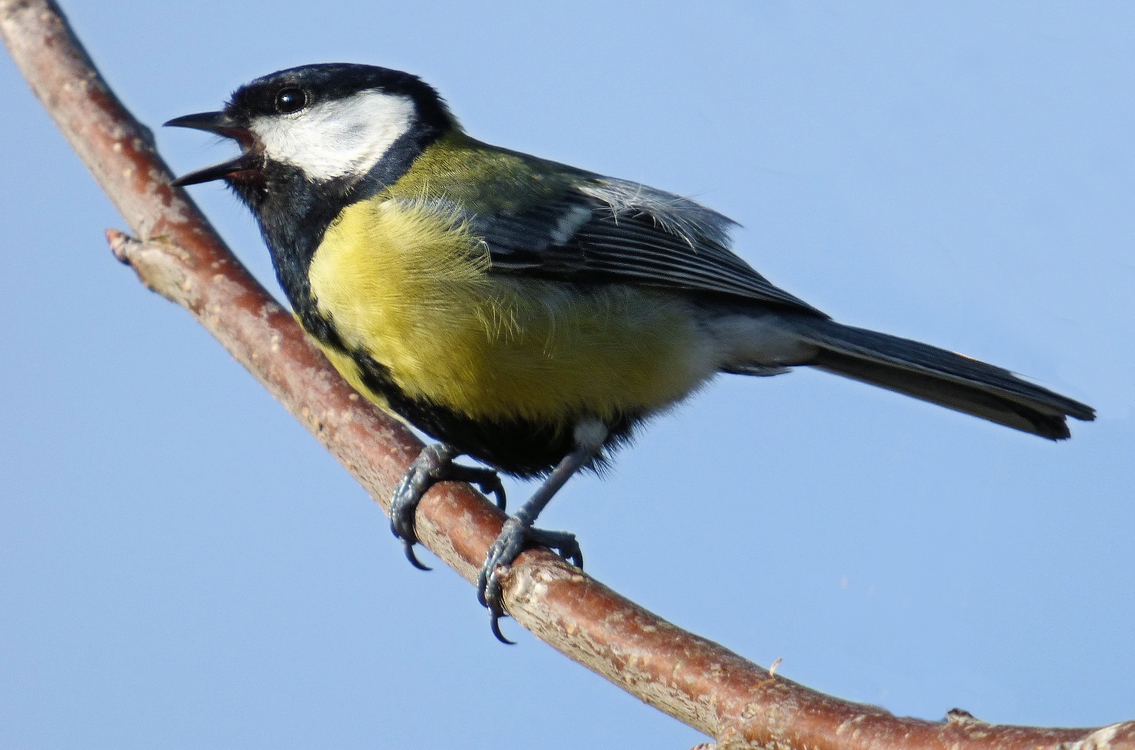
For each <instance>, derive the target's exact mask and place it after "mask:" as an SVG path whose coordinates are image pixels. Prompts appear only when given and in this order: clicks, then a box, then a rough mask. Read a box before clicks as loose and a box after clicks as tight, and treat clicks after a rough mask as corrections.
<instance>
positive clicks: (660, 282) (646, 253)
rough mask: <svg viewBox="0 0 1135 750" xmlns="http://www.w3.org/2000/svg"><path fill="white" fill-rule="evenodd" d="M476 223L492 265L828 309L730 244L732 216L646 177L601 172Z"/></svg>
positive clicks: (499, 268) (543, 274)
mask: <svg viewBox="0 0 1135 750" xmlns="http://www.w3.org/2000/svg"><path fill="white" fill-rule="evenodd" d="M470 225H471V229H472V230H473V232H474V233H475V234H477V235H478V236H479V237H481V238H482V239H483V240H484V241H485V243H486V245H487V246H488V248H489V255H490V258H491V261H492V270H493V272H497V273H509V274H522V275H530V276H539V277H545V278H556V279H562V280H565V281H577V282H585V283H586V282H619V283H628V284H641V285H645V286H658V287H667V288H671V289H677V290H681V291H684V292H689V293H693V294H696V295H715V296H720V295H725V296H727V297H733V298H739V299H742V300H746V301H751V302H760V303H764V304H769V305H774V306H777V307H781V308H789V309H795V310H798V311H801V312H808V313H812V314H815V315H822V313H820V312H819V311H818V310H816V309H815V308H814V307H812V306H811V305H809V304H808V303H806V302H804V301H803V300H800V299H798V298H796V297H794V296H793V295H791V294H789V293H788V292H786V291H784V290H783V289H780V288H778V287H777V286H775V285H773V284H772V283H770V282H769V281H768V279H766V278H765V277H764V276H761V275H760V274H759V273H757V272H756V271H755V270H753V268H752V267H751V266H750V265H749V264H748V263H746V262H745V261H743V260H741V258H739V257H737V255H735V254H734V253H733V252H732V251H731V250H729V247H728V245H729V230H730V229H731V228H732V227H733V226H734V223H733V222H732V221H731V220H730V219H728V218H726V217H725V216H722V215H721V214H719V213H717V212H715V211H712V210H710V209H708V208H705V207H704V206H702V205H700V204H698V203H695V202H694V201H691V200H689V199H687V198H681V197H679V196H676V195H672V194H670V193H665V192H662V191H660V190H655V189H653V188H649V187H646V186H644V185H639V184H637V183H632V182H625V181H622V180H614V179H610V178H596V179H595V180H593V181H585V182H582V183H581V184H579V185H577V186H574V187H572V188H570V189H567V190H565V191H563V192H562V193H561V194H560V195H559V196H557V197H556V198H555V199H554V200H545V201H542V202H540V203H539V204H538V205H532V206H531V207H526V208H523V209H520V210H516V211H498V212H496V213H493V214H478V215H476V216H473V217H471V218H470Z"/></svg>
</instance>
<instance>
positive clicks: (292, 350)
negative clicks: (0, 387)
mask: <svg viewBox="0 0 1135 750" xmlns="http://www.w3.org/2000/svg"><path fill="white" fill-rule="evenodd" d="M0 36H2V37H3V39H4V42H5V44H6V45H7V47H8V50H9V52H10V53H11V55H12V57H13V59H14V60H15V61H16V64H17V65H18V66H19V68H20V69H21V71H22V72H23V74H24V76H25V78H26V79H27V81H28V83H29V84H30V85H31V87H32V89H33V91H34V92H35V94H36V96H38V97H39V99H40V101H41V102H42V103H43V105H44V107H45V108H46V109H47V110H48V112H49V113H50V114H51V116H52V117H53V118H54V120H55V122H56V124H57V125H58V126H59V128H60V129H61V130H62V131H63V133H64V135H65V136H66V137H67V139H68V140H69V141H70V142H71V145H72V146H73V147H74V149H75V151H76V152H77V153H78V154H79V156H80V158H81V159H82V160H83V162H84V163H85V164H86V165H87V167H88V169H90V171H91V173H92V174H93V175H94V176H95V178H96V179H97V180H98V182H99V184H100V185H101V186H102V188H103V190H105V191H106V193H107V195H108V196H110V198H111V200H112V201H113V202H114V204H115V206H117V208H118V210H119V211H120V212H121V214H122V216H123V217H124V218H125V220H126V222H127V223H128V224H129V225H130V228H131V231H132V232H133V234H134V235H135V237H137V238H138V239H135V238H134V237H131V236H128V235H126V234H124V233H122V232H118V231H115V230H109V231H108V232H107V237H108V240H109V241H110V245H111V248H112V250H113V252H114V255H115V257H117V258H118V259H119V260H120V261H122V262H123V263H126V264H128V265H130V266H131V267H132V268H133V269H134V270H135V272H137V274H138V277H139V278H140V280H141V281H142V283H143V284H145V285H146V286H147V287H148V288H150V289H152V290H153V291H155V292H157V293H159V294H161V295H162V296H164V297H166V298H167V299H169V300H171V301H173V302H176V303H177V304H179V305H181V306H183V307H185V308H186V309H187V310H188V311H189V312H190V313H192V314H193V316H194V317H195V318H196V319H197V320H198V321H199V322H200V323H201V325H203V326H204V327H205V328H207V329H208V330H209V332H210V333H212V334H213V335H214V336H215V337H216V338H217V340H218V341H220V343H221V344H222V345H223V346H224V347H225V348H226V349H227V350H228V351H229V352H230V353H231V354H232V355H233V356H234V357H235V358H236V359H237V360H238V361H239V362H240V363H241V364H242V365H244V366H245V367H246V368H247V369H248V371H249V372H251V373H252V374H253V376H254V377H256V378H257V379H258V380H259V381H260V382H261V383H262V384H263V385H264V387H265V388H267V389H268V390H269V391H270V392H271V393H272V395H274V396H275V397H276V398H277V399H278V400H279V401H280V402H281V403H282V404H283V405H284V406H285V407H286V408H287V409H288V410H289V411H290V412H291V413H292V414H293V415H294V416H295V417H296V418H297V419H299V420H300V422H302V423H303V424H304V426H306V427H307V428H308V429H309V430H310V431H311V432H312V434H314V435H315V437H316V438H318V439H319V441H320V442H321V443H322V444H323V445H324V446H325V447H326V448H327V450H329V451H330V452H331V453H332V454H333V455H334V456H335V458H336V459H338V460H339V462H340V463H342V464H343V466H344V467H345V468H346V469H347V470H348V471H349V472H351V474H352V475H353V476H354V477H355V478H356V479H357V480H358V481H359V483H360V484H362V486H363V487H364V488H365V489H366V490H367V492H369V493H370V495H371V497H372V498H374V500H375V501H376V502H378V503H379V504H380V505H381V506H382V507H383V509H384V510H387V504H388V498H389V497H390V495H391V492H392V491H393V489H394V487H395V485H396V484H397V482H398V480H399V478H400V477H401V475H402V472H403V471H404V470H405V468H406V467H407V465H408V464H409V462H410V461H411V460H412V459H413V458H414V456H416V455H417V452H418V451H419V450H420V449H421V444H420V443H419V442H418V441H417V440H416V439H415V438H414V437H413V435H411V434H410V433H409V432H408V431H407V430H406V429H405V428H404V427H403V426H402V425H401V424H400V423H399V422H398V421H397V420H395V419H393V418H391V417H389V416H388V415H386V414H384V413H382V412H381V411H379V410H377V409H374V408H372V407H371V406H370V405H369V404H368V403H367V402H365V401H364V400H363V399H361V398H359V396H358V395H357V394H356V393H354V391H352V390H351V388H350V386H348V385H347V384H346V383H345V382H344V381H343V380H342V379H341V378H340V377H339V375H338V374H337V373H336V372H335V371H334V370H333V369H332V368H331V366H330V365H329V364H328V363H327V361H326V360H325V359H324V358H323V356H322V355H321V354H319V352H318V351H316V350H315V349H314V348H313V347H312V346H311V345H310V344H309V342H308V341H307V339H306V338H305V337H304V334H303V332H302V331H301V330H300V329H299V327H298V325H297V324H296V322H295V320H294V319H293V318H292V317H291V315H290V314H289V313H288V312H287V311H286V310H285V309H284V308H282V307H281V306H280V305H279V304H277V303H276V301H275V300H273V299H272V298H271V296H270V295H269V294H268V293H267V292H265V290H264V289H263V288H262V287H261V286H260V285H259V284H258V283H257V282H256V280H255V279H254V278H253V277H252V276H251V275H250V274H249V273H248V272H247V271H246V270H245V269H244V268H243V266H241V264H240V263H239V262H238V261H237V260H236V258H235V257H234V256H233V255H232V253H230V252H229V250H228V249H227V248H226V247H225V245H224V243H223V242H222V241H221V239H220V237H219V236H218V235H217V233H216V231H215V230H214V229H213V228H212V226H211V225H210V224H209V222H208V220H207V219H205V217H204V216H202V215H201V213H200V211H198V209H197V207H196V206H195V205H194V203H193V201H192V200H190V198H189V197H188V195H187V194H186V193H185V192H184V191H183V190H181V189H179V188H173V187H170V185H169V181H170V179H171V174H170V171H169V169H168V168H167V167H166V165H165V163H164V162H163V161H162V160H161V158H160V157H159V156H158V154H157V152H156V151H155V149H154V142H153V138H152V135H151V134H150V131H149V130H148V129H147V128H146V127H145V126H143V125H141V124H140V123H138V122H137V121H136V120H134V118H133V117H132V116H131V115H130V113H129V112H128V111H127V110H126V109H125V107H123V106H122V103H121V102H120V101H119V100H118V99H117V97H116V96H115V95H114V93H113V92H112V91H111V90H110V88H109V87H108V86H107V84H106V83H105V81H103V79H102V78H101V77H100V76H99V74H98V72H97V71H96V70H95V68H94V65H93V64H92V62H91V60H90V59H89V57H88V56H87V54H86V52H85V51H84V50H83V48H82V46H81V45H80V43H79V42H78V40H77V39H76V38H75V37H74V35H73V34H72V32H71V30H70V28H69V27H68V25H67V22H66V20H65V19H64V18H63V15H62V13H61V11H60V10H59V8H58V6H57V5H55V3H53V2H50V1H49V0H0ZM502 521H503V515H502V514H501V513H500V512H499V511H498V510H497V509H496V508H495V507H494V506H493V505H492V504H491V503H489V502H488V501H486V500H485V499H484V498H483V497H481V496H480V495H478V494H477V493H475V492H474V491H472V490H471V489H470V488H468V487H467V486H465V485H458V484H452V483H446V484H443V485H441V486H439V487H436V488H434V489H433V490H431V491H430V493H429V494H428V495H427V496H426V499H425V500H424V501H423V503H422V505H421V506H420V508H419V511H418V516H417V524H418V533H419V536H420V538H421V539H422V541H423V543H424V544H425V545H426V546H427V547H428V548H429V549H430V550H432V551H433V552H434V553H436V554H437V555H438V556H439V557H440V558H441V559H442V560H443V561H445V563H446V564H447V565H449V566H451V567H452V568H454V569H455V570H456V571H457V572H458V573H460V574H461V575H462V576H464V577H465V578H466V579H467V580H470V581H473V580H475V579H476V573H477V570H478V568H479V567H480V565H481V562H482V561H483V560H484V557H485V552H486V550H487V549H488V546H489V544H490V543H491V542H492V541H493V540H494V539H495V538H496V536H497V534H498V533H499V531H500V529H501V523H502ZM504 587H505V597H506V603H507V606H508V611H509V613H510V614H511V615H512V616H513V617H514V618H515V619H516V620H517V622H519V623H520V624H521V625H522V626H524V627H525V628H527V629H529V630H530V631H532V632H533V633H534V634H535V635H536V636H537V637H538V638H540V639H542V640H544V641H545V642H546V643H548V644H550V645H551V646H553V647H554V648H556V649H558V650H559V651H561V652H562V653H564V654H565V655H567V656H568V657H570V658H572V659H574V660H576V661H577V662H579V663H580V664H582V665H584V666H586V667H587V668H588V669H591V670H592V671H594V672H596V673H598V674H600V675H602V676H603V677H605V678H607V679H608V680H610V681H611V682H613V683H614V684H616V685H618V686H620V687H622V688H623V689H624V690H627V691H628V692H630V693H631V694H633V695H635V696H637V697H638V698H640V699H642V700H643V701H646V702H647V703H649V704H651V705H653V706H655V707H657V708H658V709H659V710H662V711H665V712H666V713H668V714H669V715H671V716H673V717H675V718H676V719H678V720H679V721H682V722H684V723H686V724H688V725H690V726H691V727H694V728H695V729H698V730H700V731H702V732H705V733H706V734H707V735H709V736H711V737H714V738H716V740H717V745H718V747H719V748H749V747H769V748H771V747H775V748H791V749H792V750H805V749H809V750H815V749H819V748H830V749H831V750H836V749H840V750H849V749H851V748H881V747H888V748H910V749H911V750H913V749H915V748H943V749H945V748H957V749H959V750H960V749H962V748H964V749H966V750H979V749H984V748H1021V750H1025V748H1028V749H1030V750H1032V749H1034V748H1053V749H1054V750H1055V749H1056V748H1064V749H1067V750H1073V749H1075V750H1095V749H1099V750H1103V749H1104V748H1112V749H1114V750H1120V749H1121V748H1124V749H1129V750H1135V722H1124V723H1120V724H1113V725H1110V726H1107V727H1103V728H1100V729H1044V728H1030V727H1012V726H995V725H991V724H987V723H985V722H982V721H978V720H977V719H974V718H973V717H972V716H970V715H969V714H967V713H966V712H964V711H959V710H955V711H951V712H950V714H949V715H948V717H947V718H946V719H945V720H944V721H941V722H931V721H924V720H919V719H909V718H897V717H895V716H892V715H891V714H890V713H888V712H887V711H885V710H884V709H881V708H878V707H876V706H868V705H862V704H855V703H850V702H847V701H842V700H839V699H837V698H833V697H830V696H826V695H823V694H821V693H818V692H815V691H813V690H810V689H808V688H806V687H804V686H802V685H799V684H797V683H795V682H792V681H791V680H787V679H785V678H783V677H780V676H778V675H776V674H774V673H771V672H770V671H768V670H766V669H763V668H761V667H759V666H757V665H756V664H753V663H751V662H749V661H747V660H745V659H743V658H742V657H740V656H738V655H736V654H734V653H732V652H730V651H728V650H727V649H724V648H722V647H721V646H719V645H717V644H715V643H713V642H711V641H708V640H706V639H704V638H700V637H698V636H696V635H693V634H690V633H687V632H685V631H683V630H681V629H680V628H678V627H675V626H674V625H671V624H670V623H668V622H666V621H664V620H662V619H661V618H659V617H657V616H655V615H653V614H651V613H650V612H648V611H646V610H644V609H643V608H641V607H639V606H638V605H636V604H634V603H633V602H630V601H628V600H627V599H624V598H623V597H621V596H619V595H618V594H616V593H615V592H613V591H611V590H610V589H608V588H606V587H605V586H603V585H602V584H600V583H598V582H597V581H595V580H593V579H591V578H590V577H588V576H587V575H585V574H583V573H582V572H581V571H579V570H576V569H575V568H573V567H571V566H570V565H567V564H566V563H564V562H563V561H562V560H560V559H559V558H557V557H556V556H555V555H553V554H551V553H549V552H546V551H540V550H533V551H529V552H526V553H524V554H523V555H522V556H521V557H520V559H519V560H518V561H517V562H516V564H515V565H514V566H513V568H512V570H511V571H510V572H509V573H508V574H507V576H506V577H505V579H504ZM486 637H487V636H486Z"/></svg>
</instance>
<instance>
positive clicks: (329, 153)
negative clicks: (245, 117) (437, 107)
mask: <svg viewBox="0 0 1135 750" xmlns="http://www.w3.org/2000/svg"><path fill="white" fill-rule="evenodd" d="M413 124H414V103H413V101H411V100H410V98H409V97H406V96H393V95H391V94H384V93H382V92H380V91H361V92H359V93H358V94H355V95H354V96H350V97H347V98H346V99H340V100H338V101H332V102H322V103H320V104H316V105H315V106H313V107H310V108H309V109H305V110H303V111H301V112H299V113H298V114H295V115H273V116H270V117H258V118H256V119H255V120H253V121H252V125H251V128H252V131H253V133H255V134H256V137H257V139H258V140H259V141H260V143H262V144H263V145H264V150H265V152H266V153H267V155H268V157H269V158H271V159H273V160H274V161H279V162H283V163H285V164H291V165H292V166H295V167H299V168H300V169H302V170H303V171H304V172H305V173H306V174H307V175H308V177H311V178H312V179H316V180H328V179H331V178H333V177H342V176H344V175H348V174H360V173H363V172H367V171H369V170H370V168H371V167H373V166H374V165H375V164H377V163H378V161H379V159H381V158H382V157H383V155H384V154H385V153H386V152H387V151H388V150H389V149H390V146H391V145H393V143H394V142H395V141H396V140H398V139H399V138H400V137H402V136H403V135H404V134H405V133H406V132H407V131H409V130H410V128H411V127H412V126H413Z"/></svg>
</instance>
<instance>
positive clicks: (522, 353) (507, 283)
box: [309, 199, 714, 424]
mask: <svg viewBox="0 0 1135 750" xmlns="http://www.w3.org/2000/svg"><path fill="white" fill-rule="evenodd" d="M489 269H490V260H489V253H488V250H487V248H486V247H485V246H484V244H483V243H482V242H480V241H479V240H478V239H477V238H476V237H475V236H474V235H473V234H472V233H471V232H470V230H469V228H468V226H466V225H465V224H463V223H462V222H461V220H460V219H459V218H457V217H456V216H453V215H448V216H447V215H445V214H444V213H439V210H438V209H437V208H436V207H435V206H433V205H428V204H425V203H423V202H415V201H406V200H381V199H374V200H370V201H364V202H360V203H357V204H354V205H352V206H350V207H348V208H347V209H346V210H344V212H343V213H342V214H341V215H340V216H339V218H338V219H337V220H336V221H335V222H334V223H333V224H332V225H331V226H330V227H329V228H328V230H327V232H326V234H325V236H324V240H323V243H322V244H321V245H320V247H319V249H318V251H317V252H316V254H315V256H314V258H313V259H312V263H311V267H310V271H309V274H310V281H311V289H312V293H313V295H314V296H315V298H316V300H317V303H318V307H319V310H320V312H321V313H323V314H324V315H325V316H327V317H328V318H329V319H330V320H331V322H332V323H333V325H334V327H335V329H336V330H337V331H338V333H339V335H340V337H341V338H342V339H343V341H344V343H346V344H347V346H348V347H350V348H351V349H353V350H357V351H361V352H365V353H366V354H369V355H370V356H371V357H372V358H374V359H375V360H376V361H377V362H379V363H381V364H383V365H385V366H386V367H387V368H389V370H390V374H391V377H392V379H393V380H394V382H395V384H396V385H397V386H398V387H399V388H400V389H401V390H402V391H404V392H405V393H406V394H407V395H409V396H411V397H416V398H423V399H427V400H430V401H433V402H434V403H437V404H440V405H443V406H445V407H448V408H450V409H453V410H456V411H458V412H461V413H464V414H467V415H469V416H471V417H473V418H487V419H491V420H504V419H509V418H523V419H529V420H535V421H538V422H549V423H555V424H560V423H561V422H562V421H563V420H565V419H569V418H572V417H578V416H580V415H582V414H591V415H594V416H597V417H599V418H601V419H607V418H613V417H614V416H616V415H618V414H619V413H649V412H652V411H656V410H658V409H660V408H663V407H665V406H667V405H669V404H670V403H672V402H674V401H676V400H677V399H679V398H681V397H682V396H684V395H686V394H687V393H688V392H689V391H690V390H691V389H692V388H694V387H696V386H697V385H698V384H699V383H701V382H702V381H703V380H704V379H706V378H707V377H709V376H710V375H711V374H712V371H713V369H714V367H713V365H712V364H711V363H710V359H711V356H710V355H709V353H708V352H706V351H704V348H703V345H701V344H700V343H699V337H698V336H697V331H696V325H697V324H696V320H695V317H694V314H693V311H692V308H691V307H690V306H689V305H688V303H686V302H685V301H683V300H681V299H679V298H677V297H674V296H672V295H667V294H665V293H662V292H657V291H654V290H648V289H641V288H634V287H629V286H624V285H603V286H595V287H586V288H581V287H578V286H575V285H570V284H565V283H558V282H555V281H548V280H538V279H531V278H521V277H517V276H508V275H504V274H490V273H489ZM332 361H333V362H334V364H335V365H336V367H338V368H339V369H340V371H341V372H343V374H344V375H345V376H347V377H348V379H349V380H350V381H351V382H352V383H353V384H354V385H355V386H356V388H359V389H360V390H361V391H362V392H363V393H364V394H365V395H368V396H369V397H371V398H372V399H373V400H375V401H376V402H379V403H380V405H382V399H381V396H380V395H379V394H372V393H369V392H367V390H366V388H365V387H364V386H363V385H362V384H361V383H360V378H359V376H358V372H357V368H356V367H355V366H354V365H353V363H352V362H351V361H350V360H349V358H347V357H344V356H342V355H334V356H332Z"/></svg>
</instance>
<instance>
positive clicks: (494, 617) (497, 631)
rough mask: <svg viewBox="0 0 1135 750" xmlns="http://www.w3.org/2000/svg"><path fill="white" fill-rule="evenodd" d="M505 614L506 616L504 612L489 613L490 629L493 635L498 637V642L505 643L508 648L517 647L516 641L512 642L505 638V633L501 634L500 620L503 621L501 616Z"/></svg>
mask: <svg viewBox="0 0 1135 750" xmlns="http://www.w3.org/2000/svg"><path fill="white" fill-rule="evenodd" d="M503 614H504V613H503V612H490V613H489V628H491V629H492V631H493V635H495V636H496V638H497V640H498V641H500V642H501V643H503V644H504V645H506V646H515V645H516V641H510V640H509V639H507V638H505V637H504V633H502V632H501V623H500V620H501V615H503Z"/></svg>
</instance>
